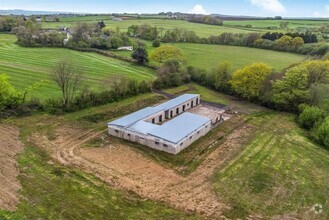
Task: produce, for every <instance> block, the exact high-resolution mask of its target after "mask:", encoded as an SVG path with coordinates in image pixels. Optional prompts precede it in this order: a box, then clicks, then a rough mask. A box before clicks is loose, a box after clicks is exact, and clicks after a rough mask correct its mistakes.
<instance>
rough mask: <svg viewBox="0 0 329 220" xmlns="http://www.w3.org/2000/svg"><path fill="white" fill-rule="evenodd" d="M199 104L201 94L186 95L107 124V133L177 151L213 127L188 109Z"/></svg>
mask: <svg viewBox="0 0 329 220" xmlns="http://www.w3.org/2000/svg"><path fill="white" fill-rule="evenodd" d="M199 104H200V95H195V94H185V95H182V96H179V97H177V98H175V99H172V100H170V101H168V102H165V103H163V104H160V105H158V106H155V107H147V108H144V109H142V110H139V111H137V112H134V113H132V114H130V115H127V116H124V117H122V118H120V119H117V120H115V121H112V122H110V123H108V133H109V134H110V135H112V136H115V137H119V138H123V139H126V140H129V141H132V142H136V143H139V144H142V145H146V146H148V147H151V148H153V149H157V150H160V151H165V152H167V153H170V154H178V153H179V152H180V151H182V150H183V149H185V148H186V147H188V146H189V145H191V144H192V143H193V142H194V141H196V140H197V139H199V138H200V137H202V136H204V135H206V134H207V133H208V132H209V131H210V130H211V128H212V124H211V119H209V118H207V117H204V116H200V115H197V114H192V113H190V112H187V110H189V109H192V108H194V107H195V106H197V105H199Z"/></svg>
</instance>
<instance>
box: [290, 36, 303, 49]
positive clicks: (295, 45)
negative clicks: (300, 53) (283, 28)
mask: <svg viewBox="0 0 329 220" xmlns="http://www.w3.org/2000/svg"><path fill="white" fill-rule="evenodd" d="M291 45H292V48H293V50H294V51H296V50H297V49H298V48H299V47H301V46H303V45H304V40H303V38H301V37H295V38H294V39H292V42H291Z"/></svg>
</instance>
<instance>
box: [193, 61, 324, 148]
mask: <svg viewBox="0 0 329 220" xmlns="http://www.w3.org/2000/svg"><path fill="white" fill-rule="evenodd" d="M187 72H188V74H189V75H190V76H191V80H192V81H195V82H197V83H200V84H202V85H204V86H207V87H209V88H212V89H215V90H217V91H221V92H224V93H227V94H232V95H238V96H240V97H243V98H245V99H248V100H250V101H253V102H257V103H259V104H262V105H265V106H267V107H270V108H272V109H276V110H283V111H290V112H296V113H300V115H299V119H298V122H299V123H300V124H301V126H303V127H304V128H306V129H309V130H310V131H311V132H310V134H311V137H312V138H313V139H314V140H316V141H318V142H319V143H320V144H323V145H324V146H326V147H328V148H329V117H328V116H329V60H314V61H307V62H304V63H301V64H299V65H296V66H293V67H291V68H288V69H286V70H285V71H283V72H274V71H273V69H272V68H271V67H270V66H268V65H266V64H263V63H255V64H252V65H250V66H246V67H244V68H242V69H238V70H236V71H232V69H231V68H230V65H229V63H223V64H221V65H220V66H219V67H218V68H216V69H214V70H213V71H211V72H210V73H207V72H206V71H203V70H198V69H195V68H192V67H189V68H187Z"/></svg>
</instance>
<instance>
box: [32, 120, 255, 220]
mask: <svg viewBox="0 0 329 220" xmlns="http://www.w3.org/2000/svg"><path fill="white" fill-rule="evenodd" d="M250 129H251V127H248V126H246V125H245V126H243V127H241V128H239V129H237V130H236V131H234V132H233V133H232V134H231V135H229V136H228V137H227V139H226V141H225V143H224V144H223V145H222V146H221V147H220V148H218V149H216V150H215V151H214V152H213V153H211V154H210V155H209V156H208V158H207V159H206V160H205V161H204V162H203V163H202V164H201V165H200V166H199V167H198V168H197V170H196V171H195V172H193V173H192V174H190V175H189V176H187V177H183V176H180V175H178V174H177V173H175V172H174V171H173V170H170V169H167V168H164V167H162V166H161V165H159V164H158V163H156V162H154V161H152V160H151V159H148V158H146V157H144V156H142V155H141V154H139V153H138V152H136V151H134V150H133V149H131V148H130V147H128V146H124V145H122V144H115V143H114V144H113V145H112V144H109V145H108V146H106V147H102V148H83V147H81V146H82V145H83V144H84V143H85V142H87V141H89V140H91V139H93V138H95V137H100V136H101V135H102V134H104V131H101V132H94V131H92V130H87V131H83V132H81V131H76V130H73V129H65V128H61V129H59V130H57V132H56V135H57V138H56V139H55V140H54V141H50V140H48V139H47V137H46V136H42V137H40V136H37V135H35V136H34V138H33V139H34V140H35V141H36V143H37V144H38V145H40V146H42V147H43V148H45V149H47V150H48V151H50V153H51V155H52V157H53V158H54V159H55V160H57V161H59V162H60V163H61V164H63V165H67V166H73V167H77V168H80V169H82V170H84V171H86V172H88V173H91V174H94V175H96V176H97V177H99V178H100V179H102V180H103V181H105V182H107V183H108V184H110V185H111V186H114V187H115V188H119V189H123V190H131V191H133V192H135V193H137V194H138V195H140V196H141V197H143V198H148V199H152V200H157V201H163V202H166V203H168V204H170V205H171V206H173V207H175V208H179V209H183V210H186V211H195V212H197V213H199V214H201V215H204V216H206V217H211V218H216V219H220V218H224V217H223V216H222V212H223V211H224V210H226V209H227V208H229V207H228V206H227V205H226V204H224V203H222V202H221V199H220V198H218V196H217V195H216V194H215V192H214V191H213V189H212V186H211V185H210V181H209V179H210V178H211V176H212V174H213V173H214V171H215V169H216V168H217V167H218V166H220V165H221V164H222V163H224V162H225V161H226V160H227V159H230V158H231V157H232V155H235V152H237V151H239V150H241V148H242V147H243V145H242V144H241V142H240V140H241V139H243V138H244V137H247V136H248V135H249V131H250Z"/></svg>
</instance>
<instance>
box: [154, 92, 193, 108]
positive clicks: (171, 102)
mask: <svg viewBox="0 0 329 220" xmlns="http://www.w3.org/2000/svg"><path fill="white" fill-rule="evenodd" d="M198 96H199V95H196V94H184V95H181V96H178V97H177V98H174V99H172V100H169V101H168V102H165V103H163V104H160V105H158V106H157V107H158V108H162V109H164V110H165V111H167V110H169V109H172V108H175V107H176V106H178V105H181V104H182V103H184V102H187V101H189V100H191V99H193V98H196V97H198Z"/></svg>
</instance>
